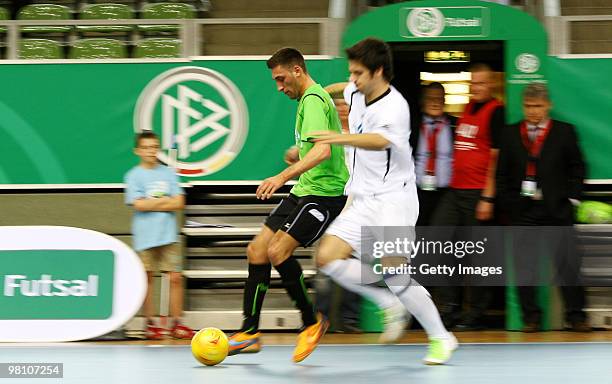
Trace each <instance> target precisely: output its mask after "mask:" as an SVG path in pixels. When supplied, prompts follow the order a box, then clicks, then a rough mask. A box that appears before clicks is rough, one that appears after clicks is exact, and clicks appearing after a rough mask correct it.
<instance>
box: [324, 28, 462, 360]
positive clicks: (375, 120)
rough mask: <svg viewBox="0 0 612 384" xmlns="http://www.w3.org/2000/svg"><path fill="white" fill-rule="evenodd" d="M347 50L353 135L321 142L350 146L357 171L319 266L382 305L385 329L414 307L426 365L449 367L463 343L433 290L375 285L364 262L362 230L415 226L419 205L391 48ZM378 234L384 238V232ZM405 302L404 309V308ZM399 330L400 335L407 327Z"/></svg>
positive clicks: (408, 283)
mask: <svg viewBox="0 0 612 384" xmlns="http://www.w3.org/2000/svg"><path fill="white" fill-rule="evenodd" d="M346 53H347V56H348V60H349V72H350V83H348V84H347V85H346V87H345V88H344V98H345V100H346V102H347V104H348V105H349V108H350V109H349V111H350V112H349V130H350V133H349V134H331V133H325V132H321V133H320V134H317V135H316V137H317V139H316V140H317V141H319V142H322V143H326V144H337V145H345V146H347V148H348V149H349V150H348V151H347V152H348V154H349V159H348V165H349V172H350V173H351V174H350V178H349V181H348V182H347V184H346V189H345V194H347V195H350V196H352V197H353V200H352V203H351V205H350V206H349V207H348V208H346V209H345V211H344V212H343V213H341V214H340V216H338V217H337V218H336V220H335V221H334V222H333V223H332V224H331V226H330V227H329V228H328V229H327V231H326V232H325V235H324V237H323V238H322V240H321V243H320V245H319V248H318V250H317V256H316V259H317V265H318V266H319V268H320V270H321V271H322V272H323V273H325V274H327V275H329V276H330V277H331V278H332V279H334V281H336V282H337V283H338V284H339V285H341V286H343V287H344V288H346V289H349V290H352V291H354V292H357V293H360V294H361V295H363V296H365V297H367V298H368V299H370V300H372V301H373V302H375V303H376V304H377V305H378V306H379V307H380V308H382V309H383V310H384V311H385V319H386V320H385V321H386V322H387V323H388V324H386V326H387V327H396V328H397V327H398V325H399V326H402V325H405V323H403V322H402V321H401V320H399V318H401V316H403V313H404V312H405V310H408V312H410V313H411V314H412V315H413V316H414V317H415V318H416V319H417V320H418V321H419V323H420V324H421V325H422V326H423V328H424V329H425V331H426V332H427V335H428V337H429V340H430V343H429V350H428V353H427V355H426V357H425V359H424V362H425V363H426V364H431V365H435V364H443V363H445V362H447V361H448V360H449V359H450V357H451V354H452V352H453V350H455V349H456V348H457V340H456V339H455V337H454V336H453V335H452V334H451V333H450V332H448V331H447V330H446V329H445V328H444V325H443V324H442V321H441V320H440V315H439V313H438V310H437V309H436V307H435V305H434V303H433V301H432V300H431V297H430V295H429V293H428V292H427V290H426V289H425V288H424V287H422V286H421V285H419V284H418V283H417V282H416V281H414V279H411V278H410V277H409V276H400V277H398V276H397V275H394V276H388V275H387V276H385V278H384V281H385V283H386V285H387V287H378V286H375V285H372V284H375V283H377V282H378V281H380V280H381V279H382V276H381V275H377V274H376V273H375V271H374V270H373V269H371V268H369V267H367V266H364V265H363V264H362V260H361V247H362V242H364V241H365V239H364V238H362V227H371V226H376V227H382V226H385V227H386V226H402V227H414V225H415V224H416V221H417V218H418V214H419V203H418V197H417V192H416V185H415V175H414V163H413V160H412V155H411V152H412V149H411V148H410V144H409V137H410V110H409V107H408V103H407V102H406V100H405V99H404V98H403V96H402V95H401V94H400V93H399V92H398V91H397V90H396V89H395V88H394V87H393V86H392V85H391V84H390V81H391V79H392V77H393V68H392V63H393V62H392V58H391V50H390V48H389V46H388V45H387V44H386V43H384V42H383V41H380V40H377V39H372V38H368V39H365V40H362V41H360V42H359V43H357V44H355V45H354V46H352V47H351V48H349V49H347V50H346ZM372 236H373V237H374V238H376V239H377V240H378V237H379V236H380V234H376V233H374V234H373V235H372ZM351 255H353V256H355V257H354V258H352V257H351ZM398 299H399V300H398ZM400 302H401V304H402V305H403V308H401V307H400V308H398V303H400ZM404 308H405V309H404ZM396 331H397V332H398V334H396V335H395V336H396V337H394V339H395V338H397V337H398V336H399V333H400V332H402V331H403V330H402V329H396ZM389 341H391V339H390V340H389Z"/></svg>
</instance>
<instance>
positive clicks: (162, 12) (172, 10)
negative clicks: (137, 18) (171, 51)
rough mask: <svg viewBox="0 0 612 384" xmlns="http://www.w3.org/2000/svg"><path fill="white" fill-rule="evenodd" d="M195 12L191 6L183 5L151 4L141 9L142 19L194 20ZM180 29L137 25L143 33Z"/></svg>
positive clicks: (175, 26)
mask: <svg viewBox="0 0 612 384" xmlns="http://www.w3.org/2000/svg"><path fill="white" fill-rule="evenodd" d="M196 17H197V11H196V9H195V7H194V6H193V5H191V4H185V3H153V4H147V5H145V6H144V7H143V10H142V16H141V18H143V19H194V18H196ZM179 28H180V26H179V25H177V24H174V25H172V24H170V25H139V26H138V29H139V30H141V31H143V32H145V33H168V32H176V31H178V30H179Z"/></svg>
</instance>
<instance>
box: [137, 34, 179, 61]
mask: <svg viewBox="0 0 612 384" xmlns="http://www.w3.org/2000/svg"><path fill="white" fill-rule="evenodd" d="M134 56H135V57H137V58H160V59H161V58H169V57H181V40H179V39H167V38H151V39H144V40H140V41H139V42H138V43H137V44H136V50H135V52H134Z"/></svg>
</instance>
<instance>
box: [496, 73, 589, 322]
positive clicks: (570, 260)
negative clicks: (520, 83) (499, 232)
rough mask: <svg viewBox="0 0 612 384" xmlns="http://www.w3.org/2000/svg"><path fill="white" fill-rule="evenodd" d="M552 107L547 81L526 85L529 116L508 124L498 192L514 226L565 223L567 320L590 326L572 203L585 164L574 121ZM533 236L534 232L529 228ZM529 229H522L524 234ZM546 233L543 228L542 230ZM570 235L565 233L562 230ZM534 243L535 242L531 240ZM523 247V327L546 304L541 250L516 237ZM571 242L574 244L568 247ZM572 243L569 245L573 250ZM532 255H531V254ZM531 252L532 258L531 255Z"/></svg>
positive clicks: (561, 267) (560, 245) (518, 255)
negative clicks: (538, 290) (540, 292)
mask: <svg viewBox="0 0 612 384" xmlns="http://www.w3.org/2000/svg"><path fill="white" fill-rule="evenodd" d="M551 107H552V104H551V101H550V98H549V95H548V89H547V88H546V86H545V85H544V84H540V83H532V84H529V85H528V86H527V87H526V88H525V90H524V91H523V112H524V115H525V119H524V120H523V121H521V122H519V123H517V124H514V125H511V126H509V127H508V128H507V129H506V130H505V137H504V140H502V141H501V142H502V145H501V149H500V154H499V161H498V166H497V177H496V179H497V193H498V196H499V198H500V199H501V201H502V206H503V207H504V208H505V209H506V210H507V211H508V213H509V217H510V221H511V223H512V225H515V226H563V227H565V228H559V229H558V230H555V231H554V232H555V233H556V235H557V240H560V241H559V242H556V243H555V244H550V243H549V244H547V245H548V246H556V248H555V249H552V251H553V256H554V264H555V265H554V267H555V269H556V272H557V277H558V278H561V281H560V282H559V283H560V285H561V293H562V296H563V299H564V301H565V309H566V320H567V322H568V323H569V324H570V326H571V329H573V330H575V331H587V330H589V329H590V327H589V326H588V324H587V323H586V316H585V313H584V311H583V308H584V303H585V299H584V289H583V287H582V286H580V277H579V276H580V275H579V274H580V269H579V268H580V265H579V258H578V257H577V251H576V249H575V244H574V243H573V241H570V240H568V239H567V238H568V237H569V238H571V237H573V231H572V229H571V227H572V225H573V217H574V208H573V204H575V203H577V202H578V200H579V199H580V194H581V190H582V182H583V178H584V176H585V165H584V162H583V159H582V153H581V151H580V148H579V147H578V140H577V137H576V132H575V129H574V126H572V125H571V124H568V123H565V122H562V121H558V120H553V119H550V117H549V111H550V109H551ZM530 232H531V234H532V236H531V238H533V237H534V236H533V234H534V233H539V231H533V230H531V231H530ZM525 233H527V232H526V231H523V234H525ZM542 233H544V232H542ZM562 233H565V234H569V235H570V236H562V235H561V234H562ZM531 243H532V244H533V242H531ZM515 244H517V246H519V247H523V250H522V251H519V250H518V249H517V250H516V251H517V252H515V260H516V267H517V274H516V275H517V278H518V279H519V284H518V285H522V286H519V295H520V300H521V307H522V310H523V322H524V328H523V330H524V331H526V332H534V331H537V330H538V329H539V323H540V320H541V309H540V308H539V307H538V306H537V305H536V302H535V287H534V286H535V285H538V283H537V282H536V281H534V280H529V279H527V280H525V276H528V275H534V274H536V273H537V272H534V271H537V269H538V260H537V259H533V257H532V256H536V257H537V255H536V253H537V252H538V251H535V250H533V249H531V250H528V249H526V248H525V247H526V246H527V245H526V242H525V241H521V242H515ZM569 248H571V249H569ZM568 249H569V251H568ZM526 255H529V256H526ZM529 258H531V260H528V259H529ZM521 279H522V280H523V282H522V283H521V282H520V280H521Z"/></svg>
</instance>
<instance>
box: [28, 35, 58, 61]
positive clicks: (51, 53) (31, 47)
mask: <svg viewBox="0 0 612 384" xmlns="http://www.w3.org/2000/svg"><path fill="white" fill-rule="evenodd" d="M19 58H20V59H22V60H39V59H63V58H64V53H63V51H62V47H61V45H60V43H58V42H57V41H54V40H48V39H21V40H20V41H19Z"/></svg>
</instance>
